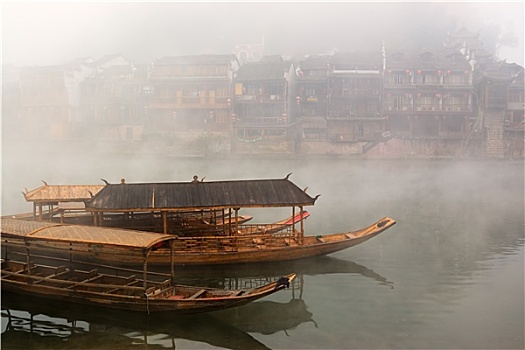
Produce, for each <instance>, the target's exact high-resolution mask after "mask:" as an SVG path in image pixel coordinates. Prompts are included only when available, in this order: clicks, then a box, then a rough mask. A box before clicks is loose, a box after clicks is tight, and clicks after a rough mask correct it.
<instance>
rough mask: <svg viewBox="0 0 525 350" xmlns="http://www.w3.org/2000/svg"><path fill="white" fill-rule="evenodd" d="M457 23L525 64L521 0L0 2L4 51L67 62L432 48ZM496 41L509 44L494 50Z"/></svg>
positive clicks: (12, 59)
mask: <svg viewBox="0 0 525 350" xmlns="http://www.w3.org/2000/svg"><path fill="white" fill-rule="evenodd" d="M461 26H465V27H467V28H468V29H469V30H470V31H472V32H479V33H480V36H481V38H482V39H483V40H484V44H485V45H486V46H487V47H488V48H489V50H491V51H493V52H494V51H498V52H497V54H498V55H499V56H500V58H501V59H507V61H508V62H511V63H512V62H515V63H518V64H520V65H523V51H524V48H523V2H521V1H515V2H392V1H388V2H328V3H325V2H283V3H277V2H242V3H241V2H196V3H191V2H150V3H148V2H53V3H49V2H48V3H39V2H14V1H7V2H3V4H2V42H3V44H2V60H3V63H5V64H14V65H53V64H62V63H65V62H68V61H71V60H73V59H74V58H78V57H86V56H89V57H93V58H95V59H97V58H99V57H102V56H104V55H108V54H115V53H120V54H123V55H124V56H126V57H127V58H128V59H129V60H131V61H132V62H135V63H146V62H151V61H152V60H153V59H155V58H158V57H163V56H176V55H187V54H217V53H219V54H222V53H230V52H232V49H233V47H234V46H235V45H236V44H255V43H261V42H263V43H264V45H265V51H266V52H265V53H266V54H268V55H271V54H281V55H284V56H288V55H296V54H304V53H309V54H316V53H328V52H333V50H339V51H367V50H378V49H379V48H380V47H381V44H382V42H385V44H386V45H387V47H389V48H404V49H410V48H422V47H423V48H424V47H435V46H436V45H440V44H441V43H442V42H443V39H444V37H445V36H446V34H447V32H454V31H456V30H457V29H458V28H460V27H461ZM497 45H500V46H501V45H503V46H502V47H501V48H500V49H499V50H497V48H496V46H497Z"/></svg>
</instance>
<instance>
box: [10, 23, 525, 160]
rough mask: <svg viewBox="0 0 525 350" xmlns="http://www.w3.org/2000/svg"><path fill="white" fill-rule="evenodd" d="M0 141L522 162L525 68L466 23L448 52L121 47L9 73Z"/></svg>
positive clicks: (178, 151)
mask: <svg viewBox="0 0 525 350" xmlns="http://www.w3.org/2000/svg"><path fill="white" fill-rule="evenodd" d="M3 75H4V79H3V87H2V88H3V96H4V99H3V101H4V102H3V108H2V114H3V116H2V121H3V128H4V131H5V132H4V135H5V136H4V139H5V140H6V141H7V142H9V141H10V140H13V141H14V142H26V141H31V142H35V143H37V144H41V145H56V146H59V147H60V146H67V147H64V149H66V148H67V149H75V146H77V147H79V150H80V149H84V150H85V149H91V150H94V151H101V152H108V153H117V154H126V153H134V154H141V153H144V154H159V155H168V156H169V155H172V156H196V157H227V156H243V155H251V156H255V155H272V156H288V157H295V156H297V157H305V156H348V157H355V158H377V159H381V158H425V159H430V158H483V159H523V158H524V149H523V148H524V130H525V129H524V102H525V98H524V69H523V67H521V66H519V65H517V64H515V63H507V62H506V61H505V60H498V59H497V58H495V56H494V55H493V54H491V53H489V52H488V51H487V50H486V49H484V47H483V43H482V41H481V40H480V38H479V35H478V34H476V33H472V32H470V31H469V30H468V29H466V28H461V29H459V30H458V31H457V32H455V33H449V34H448V35H447V39H446V40H445V42H444V43H443V44H442V45H441V46H440V47H433V48H421V49H419V50H410V51H408V50H403V49H397V48H392V47H389V45H388V43H378V49H377V51H372V52H362V51H359V48H357V47H356V50H355V51H351V52H339V51H337V50H334V51H333V52H331V53H327V54H309V55H301V56H300V57H299V56H298V57H295V56H294V57H291V56H290V57H285V56H281V55H265V53H264V45H263V44H253V45H238V46H236V47H235V48H234V49H233V50H232V53H230V54H200V55H185V56H170V57H162V58H158V59H155V60H154V61H153V62H150V63H146V64H137V63H135V62H130V61H129V60H128V59H127V58H126V57H124V56H123V55H121V54H116V55H110V56H106V57H103V58H101V59H98V60H94V59H92V58H79V59H76V60H75V61H73V62H68V63H65V64H63V65H59V66H38V67H18V68H15V67H12V66H4V67H3Z"/></svg>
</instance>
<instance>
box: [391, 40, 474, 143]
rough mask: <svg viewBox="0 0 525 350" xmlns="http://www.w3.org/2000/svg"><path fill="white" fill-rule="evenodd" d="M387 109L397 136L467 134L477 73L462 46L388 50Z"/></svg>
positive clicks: (424, 136)
mask: <svg viewBox="0 0 525 350" xmlns="http://www.w3.org/2000/svg"><path fill="white" fill-rule="evenodd" d="M385 70H386V72H385V74H384V82H383V96H384V99H383V114H384V116H385V119H387V129H388V130H389V131H390V132H391V133H392V135H393V136H395V137H406V138H440V139H467V138H468V135H469V133H470V131H471V128H472V125H473V123H474V122H475V119H476V118H475V109H474V104H473V95H472V90H473V86H472V72H471V67H470V65H469V64H468V62H467V61H466V60H465V59H464V57H463V56H462V55H461V53H460V52H458V51H448V50H423V51H421V52H407V51H400V50H393V51H391V52H387V59H386V68H385Z"/></svg>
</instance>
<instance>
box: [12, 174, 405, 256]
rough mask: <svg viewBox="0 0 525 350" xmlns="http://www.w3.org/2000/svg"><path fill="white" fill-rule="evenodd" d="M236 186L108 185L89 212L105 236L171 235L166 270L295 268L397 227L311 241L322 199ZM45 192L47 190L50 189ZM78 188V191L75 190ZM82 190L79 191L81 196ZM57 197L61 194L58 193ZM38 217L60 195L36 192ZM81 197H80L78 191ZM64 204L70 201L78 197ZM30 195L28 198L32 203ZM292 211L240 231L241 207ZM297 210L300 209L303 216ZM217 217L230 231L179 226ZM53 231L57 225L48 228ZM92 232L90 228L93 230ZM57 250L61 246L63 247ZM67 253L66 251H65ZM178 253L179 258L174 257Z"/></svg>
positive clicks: (271, 186)
mask: <svg viewBox="0 0 525 350" xmlns="http://www.w3.org/2000/svg"><path fill="white" fill-rule="evenodd" d="M289 176H290V174H288V175H287V176H286V177H285V178H284V179H269V180H234V181H213V182H198V183H193V182H170V183H125V181H123V182H121V183H120V184H106V185H105V186H104V187H103V188H102V189H100V190H99V191H98V192H97V194H96V195H94V196H92V197H91V198H89V199H85V201H84V204H85V210H86V213H89V215H91V217H92V222H91V224H92V225H93V227H97V228H99V229H111V228H110V227H111V226H113V224H111V221H112V220H116V218H118V220H119V225H118V226H119V227H122V222H126V223H127V225H128V226H125V227H126V228H133V229H142V230H146V231H148V232H157V233H159V234H172V235H174V237H175V239H174V241H173V242H172V244H171V245H170V246H169V247H168V244H163V243H162V242H159V243H158V244H157V245H156V247H155V248H156V249H155V251H152V252H151V254H150V260H149V261H150V262H149V263H150V264H156V265H167V264H169V263H170V259H174V263H175V264H176V265H217V264H238V263H258V262H270V261H288V260H294V259H301V258H307V257H312V256H317V255H326V254H331V253H334V252H337V251H339V250H342V249H346V248H349V247H352V246H355V245H357V244H361V243H363V242H365V241H367V240H369V239H370V238H372V237H375V236H377V235H378V234H380V233H381V232H383V231H385V230H387V229H388V228H390V227H392V226H393V225H395V223H396V221H395V220H394V219H392V218H389V217H383V218H382V219H380V220H378V221H377V222H375V223H373V224H372V225H370V226H368V227H365V228H362V229H359V230H356V231H349V232H343V233H335V234H314V235H311V234H310V235H305V229H304V223H305V219H306V218H307V217H308V215H309V213H308V212H307V211H305V210H304V207H305V206H311V205H314V204H315V202H316V200H317V199H318V198H319V195H317V196H315V197H311V196H310V195H308V194H307V193H306V189H304V190H302V189H300V188H299V187H297V186H296V185H295V184H294V183H292V182H291V181H290V180H289ZM48 187H49V186H48V185H46V186H44V187H43V188H42V191H43V192H44V193H45V191H48V190H50V188H48ZM75 189H76V188H75ZM76 190H77V189H76ZM54 192H57V193H58V192H60V191H58V190H56V191H54ZM30 193H31V194H32V197H31V198H32V199H31V200H32V201H33V204H34V213H35V214H34V216H33V217H34V218H35V219H36V220H40V221H43V220H44V217H43V215H42V214H40V215H36V212H37V210H36V208H37V206H38V208H39V210H38V211H39V213H42V209H43V206H44V204H45V205H48V206H51V207H52V206H53V204H54V203H55V202H56V201H57V198H56V196H57V195H56V194H55V195H53V196H51V197H45V196H44V195H39V196H36V195H37V194H39V193H40V192H39V191H37V190H33V191H31V192H30ZM74 193H76V192H74ZM74 193H73V194H74ZM73 194H72V195H70V196H68V197H67V196H65V198H62V199H64V200H68V199H70V198H74V199H75V200H76V199H77V198H78V197H79V195H73ZM29 198H30V196H28V195H26V200H28V199H29ZM277 207H281V208H282V207H290V208H291V212H292V213H291V216H290V217H289V218H287V219H285V220H281V221H278V222H275V223H273V224H255V225H247V224H241V223H240V222H241V221H242V220H241V216H240V215H239V211H240V210H241V208H249V209H254V208H277ZM297 209H298V210H297ZM195 212H199V213H214V215H216V214H217V213H218V214H220V215H219V216H220V217H222V218H224V219H226V218H227V219H229V222H228V224H225V225H214V226H213V229H210V225H207V224H203V225H204V226H205V228H201V227H199V226H195V225H187V224H184V223H183V224H180V223H179V222H178V221H177V220H178V218H180V217H186V215H188V213H195ZM135 217H140V218H141V221H143V222H144V221H148V220H149V224H148V225H149V226H140V227H138V226H136V225H134V224H133V223H134V218H135ZM10 225H11V224H10V222H7V224H6V225H4V224H3V223H2V235H20V234H22V235H24V234H29V232H20V231H19V230H17V229H16V228H13V227H10ZM46 229H50V230H52V229H53V228H52V226H50V227H48V228H46ZM86 230H87V229H86ZM57 248H58V247H57ZM63 248H64V247H62V249H63ZM170 250H174V251H175V254H174V255H173V254H171V252H170ZM91 258H92V259H93V260H97V261H104V262H110V263H118V264H128V265H133V264H137V263H138V261H137V260H136V258H134V257H132V256H127V255H122V256H116V255H115V254H111V253H109V254H104V253H102V252H99V253H98V254H96V255H93V256H92V257H91Z"/></svg>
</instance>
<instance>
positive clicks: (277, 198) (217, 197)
mask: <svg viewBox="0 0 525 350" xmlns="http://www.w3.org/2000/svg"><path fill="white" fill-rule="evenodd" d="M318 197H319V196H316V197H311V196H310V195H308V194H307V193H306V191H305V190H302V189H300V188H299V187H297V186H296V185H295V184H294V183H292V182H291V181H289V180H288V176H287V177H286V178H284V179H276V180H275V179H273V180H272V179H271V180H239V181H235V180H234V181H213V182H172V183H124V182H123V183H120V184H108V185H106V186H105V187H104V188H103V189H102V190H101V191H100V192H98V194H97V195H95V196H94V197H93V198H91V199H90V200H88V201H86V209H87V210H88V211H105V212H111V211H113V212H115V211H122V212H127V211H130V212H136V211H153V210H155V211H184V210H202V209H227V208H260V207H293V206H298V207H302V206H309V205H314V204H315V201H316V200H317V198H318Z"/></svg>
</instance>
